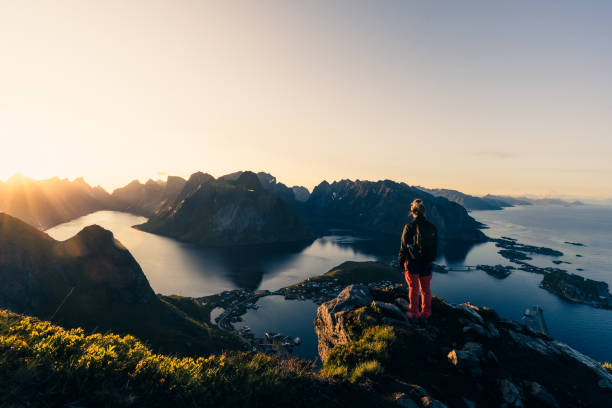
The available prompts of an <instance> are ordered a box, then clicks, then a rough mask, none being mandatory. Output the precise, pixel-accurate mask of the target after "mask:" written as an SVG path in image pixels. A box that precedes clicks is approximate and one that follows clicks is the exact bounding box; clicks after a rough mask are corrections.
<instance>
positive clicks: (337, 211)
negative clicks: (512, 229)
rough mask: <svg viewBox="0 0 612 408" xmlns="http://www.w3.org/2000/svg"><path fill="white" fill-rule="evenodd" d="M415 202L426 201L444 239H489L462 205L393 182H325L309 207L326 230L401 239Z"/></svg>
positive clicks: (311, 197)
mask: <svg viewBox="0 0 612 408" xmlns="http://www.w3.org/2000/svg"><path fill="white" fill-rule="evenodd" d="M415 198H421V199H423V201H424V203H425V207H426V208H427V218H428V219H429V220H430V221H431V222H433V223H434V224H435V225H436V227H437V228H438V231H439V234H440V238H441V239H444V240H457V241H463V242H481V241H484V240H485V239H486V237H485V235H484V234H483V233H482V231H480V229H479V228H481V227H482V226H481V225H480V224H479V223H478V222H477V221H475V220H474V219H473V218H472V217H470V216H469V215H468V213H467V211H466V210H465V208H463V207H462V206H461V205H459V204H457V203H454V202H451V201H449V200H447V199H446V198H442V197H434V196H433V195H431V194H429V193H427V192H424V191H422V190H420V189H418V188H416V187H411V186H408V185H407V184H405V183H396V182H394V181H391V180H382V181H376V182H374V181H361V180H356V181H351V180H341V181H335V182H333V183H332V184H329V183H328V182H326V181H324V182H322V183H321V184H319V185H318V186H317V187H315V189H314V190H313V192H312V194H311V195H310V198H309V199H308V202H307V206H308V211H309V214H310V217H311V218H312V220H313V222H316V223H318V224H322V225H324V226H329V227H343V228H353V229H359V230H363V231H366V232H373V233H384V234H392V235H397V236H399V234H400V233H401V231H402V228H403V226H404V224H406V223H407V222H408V221H409V220H410V219H411V216H410V203H411V202H412V200H414V199H415Z"/></svg>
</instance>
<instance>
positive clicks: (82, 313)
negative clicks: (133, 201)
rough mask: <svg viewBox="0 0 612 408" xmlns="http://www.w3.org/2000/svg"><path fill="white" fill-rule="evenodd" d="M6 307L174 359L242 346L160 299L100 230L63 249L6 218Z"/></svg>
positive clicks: (2, 267)
mask: <svg viewBox="0 0 612 408" xmlns="http://www.w3.org/2000/svg"><path fill="white" fill-rule="evenodd" d="M0 307H2V308H8V309H10V310H12V311H15V312H18V313H27V314H31V315H34V316H37V317H40V318H43V319H50V320H52V321H53V322H56V323H59V324H61V325H63V326H66V327H77V326H80V327H83V328H85V329H88V330H94V329H96V330H102V331H104V330H113V331H116V332H118V333H130V334H133V335H135V336H137V337H140V338H141V339H143V340H146V341H148V342H150V343H151V344H152V345H153V346H154V347H155V348H156V349H159V350H165V351H168V352H178V353H186V352H189V351H194V350H198V351H200V352H213V351H215V350H219V349H221V348H223V347H232V346H235V342H234V341H233V340H228V338H226V336H225V335H223V334H221V333H220V332H218V331H217V330H213V329H211V328H209V327H207V326H206V325H205V324H202V323H201V322H197V321H195V320H193V319H191V318H189V317H188V316H186V315H185V314H184V313H183V312H181V311H179V310H178V309H177V308H176V307H174V306H172V305H170V304H169V303H168V302H166V301H164V299H163V298H158V297H157V296H156V295H155V294H154V293H153V290H152V289H151V287H150V286H149V283H148V281H147V279H146V277H145V275H144V273H143V272H142V270H141V269H140V266H139V265H138V263H137V262H136V260H135V259H134V258H133V257H132V255H131V254H130V252H129V251H128V250H127V249H125V248H124V247H123V246H122V245H121V244H120V243H119V242H118V241H117V240H115V239H114V237H113V234H112V233H111V232H110V231H108V230H105V229H103V228H101V227H99V226H97V225H92V226H89V227H86V228H84V229H83V230H82V231H81V232H79V233H78V234H77V235H75V236H74V237H72V238H70V239H68V240H66V241H63V242H60V241H55V240H54V239H52V238H51V237H49V236H48V235H47V234H45V233H43V232H40V231H38V230H36V229H35V228H33V227H31V226H29V225H27V224H26V223H24V222H22V221H20V220H18V219H16V218H13V217H11V216H9V215H6V214H2V213H0ZM226 342H227V343H226Z"/></svg>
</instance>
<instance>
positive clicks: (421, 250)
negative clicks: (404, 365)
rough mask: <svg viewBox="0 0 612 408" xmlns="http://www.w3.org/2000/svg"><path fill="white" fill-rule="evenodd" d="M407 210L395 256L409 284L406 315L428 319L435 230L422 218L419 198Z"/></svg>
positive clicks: (435, 247) (434, 254)
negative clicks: (409, 213) (397, 255)
mask: <svg viewBox="0 0 612 408" xmlns="http://www.w3.org/2000/svg"><path fill="white" fill-rule="evenodd" d="M410 212H411V213H412V221H410V223H408V224H406V225H405V226H404V231H403V232H402V242H401V246H400V251H399V257H398V260H399V264H400V265H402V266H403V267H404V277H405V278H406V282H407V283H408V296H409V298H410V310H409V311H408V312H406V316H408V317H410V318H414V317H424V318H428V317H430V316H431V287H430V282H431V276H432V270H433V261H434V260H435V259H436V256H437V254H438V230H437V229H436V227H435V226H434V225H433V224H432V223H431V222H429V221H427V219H426V218H425V205H424V204H423V200H421V199H420V198H417V199H416V200H414V201H413V202H412V205H411V206H410ZM419 291H420V292H421V304H420V305H419ZM419 306H420V307H419Z"/></svg>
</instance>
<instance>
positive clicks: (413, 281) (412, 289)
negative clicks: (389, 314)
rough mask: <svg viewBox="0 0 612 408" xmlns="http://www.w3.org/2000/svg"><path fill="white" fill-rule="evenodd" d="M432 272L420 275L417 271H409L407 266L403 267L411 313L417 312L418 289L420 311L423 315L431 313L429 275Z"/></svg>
mask: <svg viewBox="0 0 612 408" xmlns="http://www.w3.org/2000/svg"><path fill="white" fill-rule="evenodd" d="M432 275H433V274H432V273H430V274H429V275H427V276H420V275H419V274H417V273H410V271H409V270H408V268H406V269H405V272H404V277H405V278H406V282H407V283H408V297H409V298H410V311H411V312H412V313H418V312H419V290H420V291H421V313H422V314H423V315H425V316H430V315H431V287H430V282H431V277H432Z"/></svg>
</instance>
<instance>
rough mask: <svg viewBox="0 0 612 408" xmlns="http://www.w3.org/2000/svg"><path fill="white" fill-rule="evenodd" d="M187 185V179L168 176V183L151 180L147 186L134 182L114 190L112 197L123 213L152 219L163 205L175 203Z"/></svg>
mask: <svg viewBox="0 0 612 408" xmlns="http://www.w3.org/2000/svg"><path fill="white" fill-rule="evenodd" d="M185 183H186V181H185V179H183V178H181V177H176V176H168V179H167V180H166V181H162V180H151V179H149V180H148V181H147V182H146V183H145V184H142V183H141V182H140V181H138V180H134V181H132V182H131V183H130V184H128V185H126V186H124V187H121V188H118V189H116V190H114V191H113V194H112V197H113V198H114V199H115V200H116V201H117V202H118V205H120V207H121V209H122V210H123V211H128V212H132V213H135V214H138V215H143V216H146V217H150V216H151V215H153V214H154V213H155V211H157V209H159V208H160V207H161V206H162V205H164V204H167V203H169V202H173V201H174V200H175V199H176V197H177V196H178V195H179V193H180V192H181V190H182V189H183V187H184V186H185Z"/></svg>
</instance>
